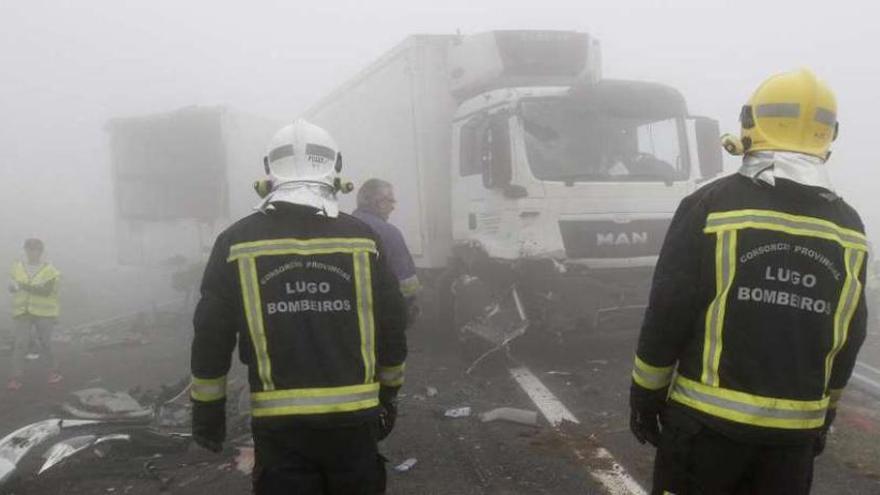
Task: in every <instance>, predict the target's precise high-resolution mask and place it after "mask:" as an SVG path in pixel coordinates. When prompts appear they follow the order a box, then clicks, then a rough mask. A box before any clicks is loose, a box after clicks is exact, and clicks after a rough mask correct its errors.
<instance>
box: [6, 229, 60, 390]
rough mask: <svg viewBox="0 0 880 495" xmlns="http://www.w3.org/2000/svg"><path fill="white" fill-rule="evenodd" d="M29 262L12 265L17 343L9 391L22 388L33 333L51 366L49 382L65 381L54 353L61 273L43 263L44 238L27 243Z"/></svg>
mask: <svg viewBox="0 0 880 495" xmlns="http://www.w3.org/2000/svg"><path fill="white" fill-rule="evenodd" d="M24 251H25V259H24V260H23V261H16V262H15V263H14V264H13V265H12V270H11V273H10V275H11V282H10V284H9V292H11V293H12V316H13V320H14V327H15V330H14V331H15V344H14V350H13V353H12V377H11V378H10V380H9V383H8V384H7V387H6V388H7V389H9V390H13V391H14V390H18V389H20V388H21V387H22V382H21V378H22V376H23V375H24V359H25V355H26V354H27V353H28V351H29V348H30V344H31V336H32V332H33V333H35V334H36V337H37V340H38V341H39V343H40V347H41V348H42V354H43V356H45V357H46V360H47V361H48V363H49V370H50V371H49V379H48V381H49V383H50V384H55V383H59V382H60V381H61V380H62V376H61V374H60V373H58V368H57V363H56V361H55V356H54V355H53V354H52V346H51V339H52V331H53V329H54V328H55V324H56V322H57V320H58V313H59V309H60V308H59V304H58V285H59V283H60V280H61V272H59V271H58V269H57V268H55V266H53V265H52V263H49V262H48V261H44V260H43V252H44V245H43V241H41V240H40V239H28V240H26V241H25V243H24Z"/></svg>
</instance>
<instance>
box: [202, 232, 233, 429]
mask: <svg viewBox="0 0 880 495" xmlns="http://www.w3.org/2000/svg"><path fill="white" fill-rule="evenodd" d="M228 254H229V245H228V242H227V240H226V238H225V236H223V235H221V236H220V237H218V239H217V242H216V243H215V244H214V248H213V250H212V252H211V257H210V258H209V260H208V265H207V267H206V268H205V274H204V277H203V279H202V288H201V299H200V300H199V303H198V306H197V307H196V311H195V316H194V317H193V326H194V329H195V334H194V337H193V341H192V349H191V369H192V389H191V397H192V401H193V434H194V435H198V436H201V437H204V438H208V439H211V440H213V441H216V442H222V441H223V437H224V436H225V412H224V409H225V407H224V406H225V403H226V375H227V373H229V368H230V366H231V364H232V353H233V351H234V350H235V344H236V335H237V334H236V331H237V327H236V321H237V315H236V310H237V308H238V299H239V298H240V296H238V294H237V289H236V287H237V285H236V275H235V265H234V264H232V263H229V262H227V261H226V258H227V256H228Z"/></svg>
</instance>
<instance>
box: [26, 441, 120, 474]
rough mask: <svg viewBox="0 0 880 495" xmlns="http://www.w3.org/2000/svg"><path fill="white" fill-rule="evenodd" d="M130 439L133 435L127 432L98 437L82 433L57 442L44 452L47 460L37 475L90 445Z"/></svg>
mask: <svg viewBox="0 0 880 495" xmlns="http://www.w3.org/2000/svg"><path fill="white" fill-rule="evenodd" d="M130 440H131V436H130V435H125V434H113V435H105V436H103V437H98V436H95V435H82V436H78V437H73V438H68V439H67V440H64V441H63V442H58V443H56V444H55V445H53V446H52V447H50V448H49V450H47V451H46V453H45V454H43V457H44V458H45V459H46V462H45V463H43V466H42V467H40V470H39V471H37V475H41V474H43V473H44V472H46V471H48V470H49V469H51V468H53V467H55V466H57V465H59V464H61V463H62V462H64V461H66V460H67V459H70V458H71V457H73V456H74V455H76V454H78V453H80V452H82V451H84V450H86V449H88V448H90V447H95V446H98V445H100V444H103V443H107V442H118V441H123V442H127V441H130Z"/></svg>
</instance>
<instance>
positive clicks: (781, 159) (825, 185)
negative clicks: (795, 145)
mask: <svg viewBox="0 0 880 495" xmlns="http://www.w3.org/2000/svg"><path fill="white" fill-rule="evenodd" d="M739 173H740V174H742V175H744V176H746V177H748V178H750V179H752V180H754V181H761V182H764V183H766V184H769V185H771V186H775V185H776V179H787V180H790V181H793V182H797V183H798V184H802V185H805V186H813V187H821V188H822V189H827V190H828V191H832V192H833V191H834V186H832V185H831V178H830V177H829V175H828V169H827V168H826V167H825V161H824V160H822V159H821V158H817V157H815V156H810V155H805V154H803V153H793V152H789V151H757V152H754V153H749V154H747V155H746V156H745V157H744V158H743V164H742V167H740V169H739Z"/></svg>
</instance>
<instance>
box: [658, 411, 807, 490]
mask: <svg viewBox="0 0 880 495" xmlns="http://www.w3.org/2000/svg"><path fill="white" fill-rule="evenodd" d="M667 412H669V413H671V414H665V415H664V425H663V432H662V433H661V436H660V445H659V447H658V449H657V457H656V459H655V461H654V487H653V490H652V492H651V493H652V495H771V494H772V495H807V494H809V493H810V486H811V485H812V481H813V458H814V449H813V445H812V444H809V443H808V444H797V445H761V444H753V443H744V442H738V441H736V440H733V439H731V438H729V437H726V436H723V435H721V434H719V433H717V432H715V431H713V430H710V429H709V428H707V427H705V426H703V425H702V424H701V423H699V422H698V421H697V420H695V419H693V418H691V417H689V416H688V415H687V414H686V413H683V412H680V411H670V410H667Z"/></svg>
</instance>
